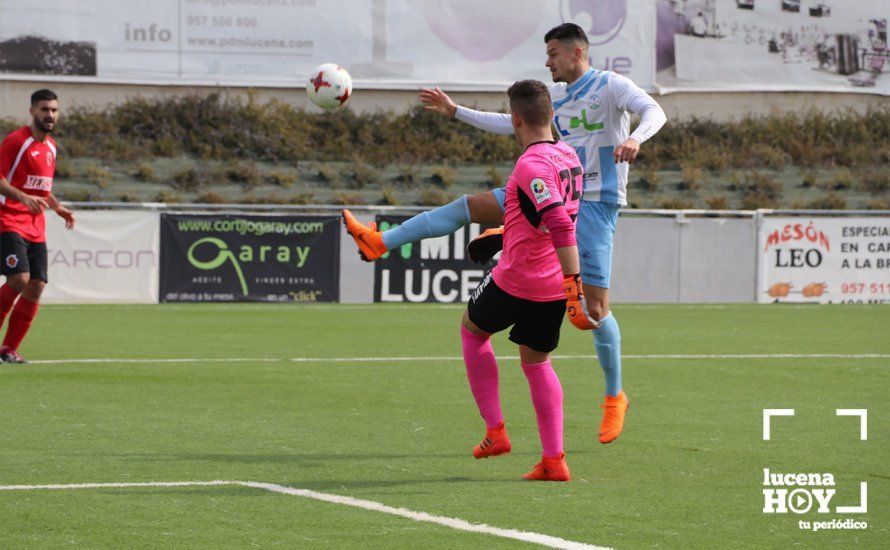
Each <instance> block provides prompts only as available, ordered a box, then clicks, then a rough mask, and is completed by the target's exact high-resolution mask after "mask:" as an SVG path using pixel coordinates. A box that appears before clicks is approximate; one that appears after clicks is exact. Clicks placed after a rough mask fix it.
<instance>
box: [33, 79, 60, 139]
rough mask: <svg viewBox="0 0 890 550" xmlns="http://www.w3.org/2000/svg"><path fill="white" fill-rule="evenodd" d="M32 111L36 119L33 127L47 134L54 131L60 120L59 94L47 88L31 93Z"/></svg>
mask: <svg viewBox="0 0 890 550" xmlns="http://www.w3.org/2000/svg"><path fill="white" fill-rule="evenodd" d="M30 111H31V116H32V117H33V119H34V123H33V125H32V128H33V129H36V130H38V131H40V132H43V133H45V134H50V133H52V131H53V130H54V129H55V128H56V122H58V120H59V96H57V95H56V93H55V92H54V91H52V90H47V89H45V88H44V89H42V90H37V91H36V92H34V93H33V94H31V109H30Z"/></svg>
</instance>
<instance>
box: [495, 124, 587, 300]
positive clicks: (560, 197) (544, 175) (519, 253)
mask: <svg viewBox="0 0 890 550" xmlns="http://www.w3.org/2000/svg"><path fill="white" fill-rule="evenodd" d="M583 180H584V174H583V170H582V168H581V161H580V160H578V155H577V153H575V149H574V148H572V147H571V146H570V145H566V144H565V143H562V142H552V141H539V142H537V143H533V144H531V145H529V146H528V148H527V149H526V150H525V153H523V154H522V156H521V157H519V160H518V161H516V167H515V168H514V169H513V173H512V174H510V179H509V180H508V181H507V189H506V192H507V196H506V199H504V250H503V252H502V253H501V258H500V260H498V265H496V266H495V268H494V269H493V270H492V277H494V282H495V284H496V285H498V287H500V288H501V289H502V290H504V291H505V292H507V293H508V294H511V295H512V296H515V297H517V298H523V299H525V300H531V301H533V302H550V301H554V300H562V299H563V298H565V295H564V293H563V289H562V277H563V274H562V268H561V267H560V265H559V258H557V256H556V248H555V247H554V246H553V242H552V240H551V238H550V233H549V232H548V230H547V227H546V226H545V225H544V223H543V221H542V216H543V214H544V213H545V212H547V211H548V210H550V209H551V208H565V209H566V213H567V214H568V215H569V216H570V217H571V219H572V220H573V221H574V220H575V218H576V217H577V215H578V201H579V200H580V199H581V189H582V186H583Z"/></svg>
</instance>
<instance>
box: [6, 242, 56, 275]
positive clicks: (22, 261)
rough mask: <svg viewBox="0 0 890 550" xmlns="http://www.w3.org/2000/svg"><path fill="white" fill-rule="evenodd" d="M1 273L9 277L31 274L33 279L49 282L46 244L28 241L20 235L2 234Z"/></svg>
mask: <svg viewBox="0 0 890 550" xmlns="http://www.w3.org/2000/svg"><path fill="white" fill-rule="evenodd" d="M0 258H2V259H3V264H2V266H0V273H2V274H3V275H6V276H7V277H9V276H10V275H15V274H16V273H30V274H31V278H32V279H39V280H41V281H43V282H48V281H49V278H48V277H47V266H48V264H49V261H48V260H47V255H46V243H32V242H31V241H26V240H25V239H24V237H22V236H21V235H19V234H18V233H0Z"/></svg>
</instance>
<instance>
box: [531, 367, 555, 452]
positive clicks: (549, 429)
mask: <svg viewBox="0 0 890 550" xmlns="http://www.w3.org/2000/svg"><path fill="white" fill-rule="evenodd" d="M522 372H524V373H525V377H526V378H527V379H528V387H529V389H530V390H531V393H532V405H534V406H535V414H536V415H537V416H538V434H540V436H541V445H542V446H543V447H544V456H557V455H559V453H561V452H562V385H561V384H560V383H559V377H558V376H556V372H555V371H554V370H553V366H552V365H551V364H550V361H544V362H543V363H533V364H530V365H522Z"/></svg>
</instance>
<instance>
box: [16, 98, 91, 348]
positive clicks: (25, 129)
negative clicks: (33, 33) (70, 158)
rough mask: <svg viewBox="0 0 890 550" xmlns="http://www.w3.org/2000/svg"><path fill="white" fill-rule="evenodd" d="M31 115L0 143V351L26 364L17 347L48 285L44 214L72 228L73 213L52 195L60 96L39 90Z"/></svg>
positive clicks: (32, 100) (32, 101)
mask: <svg viewBox="0 0 890 550" xmlns="http://www.w3.org/2000/svg"><path fill="white" fill-rule="evenodd" d="M30 111H31V118H32V120H31V125H30V126H22V127H21V128H19V129H18V130H16V131H14V132H12V133H11V134H9V135H8V136H6V138H5V139H4V140H3V143H2V144H0V260H2V265H0V273H2V274H3V275H5V276H6V284H4V285H3V286H2V287H0V325H2V323H3V321H4V320H5V319H6V317H7V316H9V327H8V328H7V329H6V336H5V338H4V339H3V345H2V346H0V360H2V361H3V362H4V363H24V362H25V360H24V359H22V356H21V355H19V353H18V348H19V345H20V344H21V343H22V340H23V339H24V338H25V334H27V333H28V329H29V328H30V327H31V322H32V321H33V320H34V317H35V316H36V315H37V307H38V304H39V302H40V295H41V294H43V289H44V288H45V287H46V282H47V280H48V279H47V267H48V266H47V264H48V260H47V254H46V219H45V218H44V216H43V211H44V209H46V208H52V209H53V210H55V211H56V213H57V214H58V215H59V216H61V217H62V218H63V219H64V220H65V227H67V228H68V229H71V228H73V227H74V214H73V213H72V212H71V210H69V209H67V208H65V207H64V206H62V205H61V204H60V203H59V201H58V200H57V199H56V197H54V196H53V194H52V190H53V175H54V174H55V171H56V142H55V141H54V140H53V138H52V137H51V136H50V134H51V133H52V132H53V130H54V129H55V127H56V122H58V119H59V100H58V97H57V96H56V94H55V93H53V92H52V91H51V90H37V91H36V92H34V93H33V94H32V95H31V109H30ZM10 311H11V312H12V314H11V315H10Z"/></svg>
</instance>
